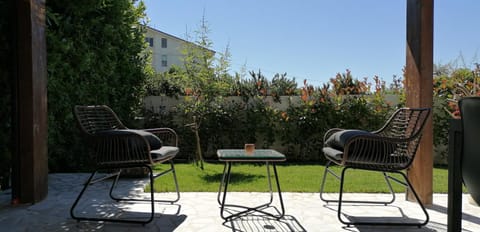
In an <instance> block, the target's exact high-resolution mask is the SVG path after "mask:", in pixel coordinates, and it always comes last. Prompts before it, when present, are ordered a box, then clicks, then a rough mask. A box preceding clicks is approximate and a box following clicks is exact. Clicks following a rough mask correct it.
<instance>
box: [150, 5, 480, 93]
mask: <svg viewBox="0 0 480 232" xmlns="http://www.w3.org/2000/svg"><path fill="white" fill-rule="evenodd" d="M144 2H145V4H146V6H147V12H146V13H147V15H148V17H149V19H150V22H149V25H150V26H152V27H154V28H157V29H159V30H161V31H164V32H166V33H169V34H172V35H175V36H178V37H180V38H185V34H186V32H188V33H190V34H193V32H194V31H195V30H196V29H198V28H199V24H200V21H201V19H202V16H203V15H204V16H205V19H206V21H207V22H208V25H209V28H210V30H211V32H210V35H209V38H210V39H211V40H212V41H213V49H214V50H216V51H218V52H222V51H224V50H225V48H226V47H227V45H228V46H229V48H230V52H231V55H232V57H231V58H232V60H231V61H232V63H231V71H232V72H239V71H240V70H241V68H242V66H245V67H246V69H247V71H251V70H254V71H258V70H261V71H262V73H263V74H265V76H266V77H268V78H271V77H273V75H274V74H275V73H287V76H288V77H290V78H293V77H295V79H296V80H297V82H299V83H302V82H303V80H304V79H307V81H308V82H309V83H310V84H313V85H315V86H319V85H321V84H322V83H326V82H328V80H329V79H330V78H331V77H334V76H335V75H336V73H339V72H340V73H342V72H344V71H345V70H346V69H350V70H351V72H352V75H353V76H354V77H356V78H358V79H363V78H364V77H368V78H369V80H370V81H371V80H372V78H373V76H375V75H378V76H379V77H381V78H382V79H384V80H385V81H387V82H390V81H391V80H392V77H393V75H397V76H402V68H403V67H404V65H405V50H406V42H405V41H406V27H405V21H406V4H407V3H406V2H407V0H328V1H327V0H303V1H298V2H292V1H285V0H241V1H228V0H174V1H171V0H169V1H167V0H144ZM434 5H435V6H434V20H435V21H434V23H435V26H434V63H435V64H447V63H451V62H453V63H454V64H455V65H457V66H459V67H464V66H466V67H469V68H471V67H473V63H476V62H479V63H480V61H479V57H478V56H477V55H478V54H477V53H478V52H479V49H480V30H479V29H478V23H479V22H480V20H479V19H480V18H479V16H476V15H477V14H478V11H479V10H480V1H478V0H435V2H434ZM460 58H461V59H460Z"/></svg>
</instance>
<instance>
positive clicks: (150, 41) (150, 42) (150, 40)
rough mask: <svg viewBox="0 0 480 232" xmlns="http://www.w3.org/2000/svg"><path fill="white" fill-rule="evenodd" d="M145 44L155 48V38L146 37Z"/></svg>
mask: <svg viewBox="0 0 480 232" xmlns="http://www.w3.org/2000/svg"><path fill="white" fill-rule="evenodd" d="M145 42H147V43H148V45H149V46H150V47H153V38H152V37H146V38H145Z"/></svg>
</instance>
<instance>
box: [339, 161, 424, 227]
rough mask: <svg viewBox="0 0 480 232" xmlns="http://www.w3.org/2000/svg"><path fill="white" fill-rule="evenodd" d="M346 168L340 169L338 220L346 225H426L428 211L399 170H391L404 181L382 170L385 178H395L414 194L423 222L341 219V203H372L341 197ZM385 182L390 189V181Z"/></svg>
mask: <svg viewBox="0 0 480 232" xmlns="http://www.w3.org/2000/svg"><path fill="white" fill-rule="evenodd" d="M347 169H350V168H349V167H345V168H343V170H342V174H341V178H340V190H339V199H338V211H337V217H338V220H339V221H340V222H341V223H343V224H345V225H347V226H351V225H375V226H418V227H422V226H424V225H426V224H427V223H428V221H429V215H428V212H427V210H426V209H425V207H424V205H423V204H422V202H421V201H420V198H419V197H418V195H417V193H416V192H415V189H414V188H413V186H412V185H411V184H410V181H408V178H407V176H406V175H405V174H404V173H403V172H400V171H393V173H398V174H400V175H401V176H402V177H403V178H404V179H405V181H406V182H402V181H400V180H398V179H395V178H393V177H391V176H389V175H387V174H386V173H385V172H384V176H385V178H388V179H393V180H395V181H396V182H397V183H400V184H402V185H405V186H406V187H408V188H409V189H410V190H412V192H413V195H414V196H415V199H416V200H417V203H418V204H419V205H420V208H421V209H422V211H423V212H424V214H425V220H424V221H423V222H418V223H413V222H412V223H408V222H365V221H356V222H350V221H345V220H343V218H342V203H351V202H354V203H372V202H370V201H343V200H342V198H343V186H344V179H345V173H346V170H347ZM387 183H388V184H389V187H390V189H392V188H391V186H390V182H389V181H387ZM373 203H378V202H373ZM384 216H385V215H382V216H380V217H379V218H382V217H384Z"/></svg>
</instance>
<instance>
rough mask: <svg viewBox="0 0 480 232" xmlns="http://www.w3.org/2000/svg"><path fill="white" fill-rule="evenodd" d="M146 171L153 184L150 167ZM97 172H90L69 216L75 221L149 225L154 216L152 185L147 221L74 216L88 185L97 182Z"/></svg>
mask: <svg viewBox="0 0 480 232" xmlns="http://www.w3.org/2000/svg"><path fill="white" fill-rule="evenodd" d="M148 169H149V176H150V181H151V183H153V171H152V169H151V168H150V167H148ZM97 172H98V169H97V170H95V171H94V172H92V174H91V175H90V177H89V178H88V180H87V182H86V183H85V185H84V186H83V188H82V191H81V192H80V194H79V195H78V197H77V199H76V200H75V202H74V203H73V205H72V207H71V208H70V216H71V217H72V218H73V219H76V220H78V221H82V220H85V221H105V222H122V223H136V224H142V225H145V224H147V223H149V222H151V221H152V220H153V217H154V214H155V207H154V194H153V193H154V189H153V184H151V185H150V187H151V192H150V197H151V199H150V200H148V201H150V202H151V214H150V217H148V219H147V220H129V219H112V218H102V217H79V216H76V215H75V208H76V206H77V204H78V202H79V201H80V199H81V198H82V196H83V194H84V193H85V191H86V189H87V188H88V187H89V186H90V185H92V184H94V183H96V182H98V180H94V179H93V177H94V176H95V175H96V174H97ZM118 176H119V175H117V177H116V178H115V179H116V180H115V181H114V182H116V181H117V180H118ZM105 179H107V178H100V180H105ZM115 185H116V183H114V184H112V187H111V188H110V193H111V191H112V189H113V188H114V186H115ZM110 195H111V194H110Z"/></svg>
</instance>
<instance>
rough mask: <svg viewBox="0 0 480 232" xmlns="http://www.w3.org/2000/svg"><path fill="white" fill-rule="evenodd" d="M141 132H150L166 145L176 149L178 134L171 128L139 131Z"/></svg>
mask: <svg viewBox="0 0 480 232" xmlns="http://www.w3.org/2000/svg"><path fill="white" fill-rule="evenodd" d="M141 130H143V131H147V132H150V133H152V134H154V135H156V136H158V137H159V138H160V139H161V140H162V141H164V142H166V143H168V144H169V145H171V146H174V147H178V134H177V132H175V130H173V129H172V128H168V127H162V128H148V129H141Z"/></svg>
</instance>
